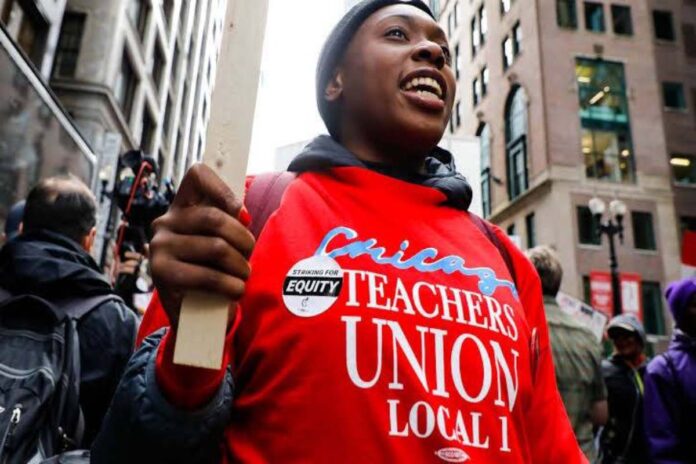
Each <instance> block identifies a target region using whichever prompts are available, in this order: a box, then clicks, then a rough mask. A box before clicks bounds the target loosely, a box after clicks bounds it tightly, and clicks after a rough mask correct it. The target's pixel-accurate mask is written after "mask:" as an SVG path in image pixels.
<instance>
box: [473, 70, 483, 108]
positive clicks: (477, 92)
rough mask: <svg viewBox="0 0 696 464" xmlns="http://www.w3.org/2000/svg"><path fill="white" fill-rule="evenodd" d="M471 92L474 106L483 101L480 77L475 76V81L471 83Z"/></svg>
mask: <svg viewBox="0 0 696 464" xmlns="http://www.w3.org/2000/svg"><path fill="white" fill-rule="evenodd" d="M471 93H472V98H473V102H474V106H476V105H478V104H479V102H480V101H481V81H480V80H479V78H478V77H474V81H473V82H472V84H471Z"/></svg>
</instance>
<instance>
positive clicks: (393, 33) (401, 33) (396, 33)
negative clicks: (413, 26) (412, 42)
mask: <svg viewBox="0 0 696 464" xmlns="http://www.w3.org/2000/svg"><path fill="white" fill-rule="evenodd" d="M386 36H387V37H398V38H399V39H406V38H407V37H406V33H405V32H404V31H402V30H401V29H390V30H388V31H387V33H386Z"/></svg>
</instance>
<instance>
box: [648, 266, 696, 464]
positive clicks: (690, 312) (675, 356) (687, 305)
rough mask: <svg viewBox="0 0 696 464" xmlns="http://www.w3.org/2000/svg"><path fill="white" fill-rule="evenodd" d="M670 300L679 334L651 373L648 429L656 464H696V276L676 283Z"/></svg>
mask: <svg viewBox="0 0 696 464" xmlns="http://www.w3.org/2000/svg"><path fill="white" fill-rule="evenodd" d="M665 297H666V298H667V302H668V303H669V308H670V310H671V311H672V316H673V317H674V321H675V323H676V329H675V330H674V335H673V337H672V342H671V343H670V345H669V348H668V349H667V351H666V352H665V353H663V354H662V355H661V356H657V357H655V359H653V360H652V361H651V362H650V364H648V369H647V371H646V374H645V418H646V420H645V430H646V434H647V437H648V446H649V448H650V455H651V457H652V462H653V463H655V464H677V463H678V464H687V463H692V462H696V441H695V440H694V437H696V277H686V278H684V279H681V280H678V281H676V282H672V283H671V284H670V285H669V287H667V291H666V292H665Z"/></svg>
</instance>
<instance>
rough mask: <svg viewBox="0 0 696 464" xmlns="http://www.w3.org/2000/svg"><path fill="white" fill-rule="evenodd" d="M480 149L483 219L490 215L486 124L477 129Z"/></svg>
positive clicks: (489, 137)
mask: <svg viewBox="0 0 696 464" xmlns="http://www.w3.org/2000/svg"><path fill="white" fill-rule="evenodd" d="M478 136H479V144H480V149H481V210H482V213H483V217H488V216H490V214H491V130H490V126H489V125H488V124H483V125H482V126H481V127H480V128H479V133H478Z"/></svg>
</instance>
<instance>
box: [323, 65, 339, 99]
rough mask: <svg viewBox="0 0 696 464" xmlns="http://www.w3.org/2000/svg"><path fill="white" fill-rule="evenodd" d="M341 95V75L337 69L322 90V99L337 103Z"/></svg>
mask: <svg viewBox="0 0 696 464" xmlns="http://www.w3.org/2000/svg"><path fill="white" fill-rule="evenodd" d="M341 95H343V75H342V73H341V70H340V69H337V70H336V72H335V73H334V75H333V77H332V78H331V79H329V82H328V83H327V84H326V89H324V98H325V99H326V101H327V102H335V101H338V100H339V99H340V98H341Z"/></svg>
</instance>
